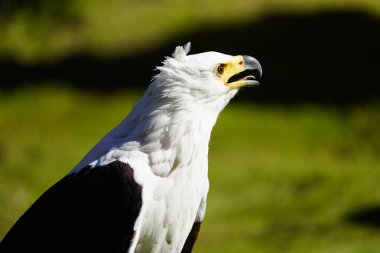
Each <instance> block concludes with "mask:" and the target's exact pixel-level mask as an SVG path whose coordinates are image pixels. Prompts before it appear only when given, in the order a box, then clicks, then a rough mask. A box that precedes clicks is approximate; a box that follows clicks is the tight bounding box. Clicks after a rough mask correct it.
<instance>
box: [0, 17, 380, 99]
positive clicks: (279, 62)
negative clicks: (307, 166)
mask: <svg viewBox="0 0 380 253" xmlns="http://www.w3.org/2000/svg"><path fill="white" fill-rule="evenodd" d="M379 34H380V20H379V19H376V18H374V17H372V16H370V15H368V14H365V13H362V12H357V11H339V12H338V11H329V12H322V13H318V14H313V15H301V14H299V15H294V14H292V15H274V14H273V15H272V16H270V17H267V18H265V19H262V20H260V21H257V22H252V23H249V24H246V25H241V26H231V27H225V26H223V27H219V28H217V29H207V28H204V29H202V30H198V31H194V32H192V33H189V34H184V35H181V36H178V37H176V38H171V39H170V40H168V41H167V42H166V43H164V44H163V45H161V46H160V47H157V48H154V49H151V50H148V51H144V52H137V53H135V54H131V55H121V56H119V57H113V58H108V59H98V58H96V57H94V56H90V55H73V56H70V57H68V58H66V59H63V60H59V61H56V62H52V63H49V64H45V63H39V64H32V65H27V64H23V63H20V62H18V61H16V60H12V59H10V58H9V59H8V60H3V61H0V70H1V75H0V89H2V90H14V89H18V88H20V87H22V86H24V85H27V84H29V85H34V84H38V83H41V82H45V81H56V82H59V83H64V84H66V85H68V86H72V87H75V88H78V89H86V90H95V91H101V92H107V91H117V90H119V89H124V88H129V87H133V88H136V87H137V88H142V89H145V88H146V87H147V85H148V84H149V82H150V79H151V77H152V75H153V74H154V71H153V69H154V66H157V65H160V64H161V61H162V60H163V59H164V56H166V55H169V54H170V53H171V52H172V51H173V49H174V47H175V46H176V45H178V44H184V43H186V42H187V41H191V42H192V45H193V50H192V53H197V52H202V51H210V50H213V51H221V52H225V53H230V54H249V55H252V56H255V57H256V58H257V59H258V60H259V61H260V62H261V63H262V65H263V70H264V76H263V85H262V86H261V87H260V88H257V89H255V90H250V91H248V92H242V93H240V95H239V98H240V99H245V100H252V101H260V102H269V103H273V102H274V103H300V102H310V103H328V104H350V103H357V102H368V101H373V100H377V99H379V98H380V85H379V76H378V73H379V62H380V35H379Z"/></svg>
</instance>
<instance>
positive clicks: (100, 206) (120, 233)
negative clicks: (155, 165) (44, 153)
mask: <svg viewBox="0 0 380 253" xmlns="http://www.w3.org/2000/svg"><path fill="white" fill-rule="evenodd" d="M141 205H142V199H141V186H139V185H138V184H137V183H136V182H135V181H134V179H133V170H132V168H131V167H130V166H129V165H128V164H125V163H122V162H119V161H115V162H113V163H110V164H108V165H106V166H102V167H97V168H93V169H90V168H89V167H86V168H83V169H82V170H81V171H80V172H79V173H77V174H70V175H68V176H66V177H65V178H63V179H62V180H60V181H59V182H58V183H56V184H55V185H54V186H52V187H51V188H50V189H48V190H47V191H46V192H45V193H44V194H43V195H42V196H41V197H40V198H39V199H38V200H37V201H36V202H35V203H34V204H33V205H32V206H31V207H30V209H29V210H27V211H26V213H25V214H24V215H23V216H21V217H20V219H19V220H18V221H17V222H16V224H15V225H14V226H13V227H12V228H11V230H10V231H9V232H8V234H7V235H6V236H5V237H4V239H3V241H2V242H1V243H0V252H1V253H6V252H13V253H14V252H17V253H23V252H39V253H44V252H49V253H50V252H66V253H67V252H81V253H83V252H91V253H97V252H107V253H108V252H109V253H112V252H126V251H127V249H128V248H129V246H130V243H131V240H132V238H133V233H134V232H133V225H134V223H135V221H136V219H137V216H138V214H139V212H140V209H141Z"/></svg>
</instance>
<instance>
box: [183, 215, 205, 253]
mask: <svg viewBox="0 0 380 253" xmlns="http://www.w3.org/2000/svg"><path fill="white" fill-rule="evenodd" d="M200 230H201V223H200V222H197V221H196V222H194V224H193V227H192V228H191V231H190V233H189V235H188V237H187V239H186V242H185V245H184V246H183V249H182V251H181V253H191V251H192V250H193V247H194V244H195V241H196V240H197V238H198V234H199V231H200Z"/></svg>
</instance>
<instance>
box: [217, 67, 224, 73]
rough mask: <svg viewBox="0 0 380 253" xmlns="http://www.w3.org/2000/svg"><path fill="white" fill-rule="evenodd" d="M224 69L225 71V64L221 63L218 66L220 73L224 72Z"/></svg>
mask: <svg viewBox="0 0 380 253" xmlns="http://www.w3.org/2000/svg"><path fill="white" fill-rule="evenodd" d="M223 71H224V67H223V65H219V67H218V73H219V74H223Z"/></svg>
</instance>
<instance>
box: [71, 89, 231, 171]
mask: <svg viewBox="0 0 380 253" xmlns="http://www.w3.org/2000/svg"><path fill="white" fill-rule="evenodd" d="M233 95H234V94H227V93H226V95H225V96H219V97H218V98H215V97H214V98H208V99H207V101H205V103H207V106H205V105H204V104H202V101H199V100H198V101H197V102H193V101H191V96H190V95H189V96H186V94H183V95H182V96H181V97H180V99H181V100H180V101H181V102H179V101H170V98H167V97H166V98H165V99H162V97H160V96H157V94H154V93H152V92H150V89H148V91H147V92H146V94H145V95H144V96H143V97H142V98H141V99H140V100H139V101H138V103H137V104H136V106H135V107H134V108H133V110H132V111H131V113H130V114H129V115H128V116H127V117H126V118H125V119H124V120H123V121H122V122H121V123H120V124H119V125H118V126H117V127H115V128H114V129H113V130H112V131H111V132H109V133H108V134H107V135H106V136H105V137H104V138H103V139H102V140H101V141H100V142H99V143H98V144H97V145H96V146H95V147H94V148H93V149H92V150H91V151H90V152H89V153H88V154H87V155H86V156H85V157H84V158H83V159H82V161H81V162H80V163H79V164H78V165H77V166H76V167H75V168H74V169H73V171H72V172H75V171H79V170H80V169H81V168H83V167H85V166H87V165H91V166H93V167H96V166H102V165H106V164H108V163H110V162H113V161H115V160H121V159H125V158H126V157H127V158H128V157H133V158H136V156H140V157H141V159H145V160H146V162H147V163H148V164H149V166H150V168H151V169H152V172H153V173H154V174H156V175H157V176H167V175H169V174H170V173H171V172H172V171H173V170H176V169H178V168H180V167H190V166H192V165H194V166H202V167H204V166H205V167H206V169H207V156H208V144H209V140H210V135H211V130H212V128H213V126H214V124H215V122H216V119H217V117H218V114H219V113H220V111H221V110H222V109H223V108H224V106H225V105H226V104H227V103H228V101H229V100H230V98H231V97H232V96H233ZM210 100H212V101H211V102H210ZM194 162H196V163H197V164H196V165H195V164H190V163H194ZM198 163H200V164H198Z"/></svg>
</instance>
